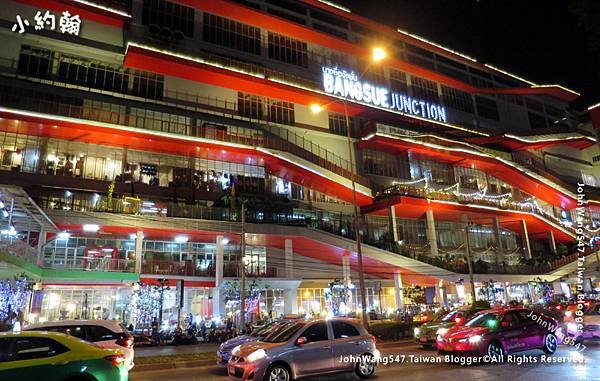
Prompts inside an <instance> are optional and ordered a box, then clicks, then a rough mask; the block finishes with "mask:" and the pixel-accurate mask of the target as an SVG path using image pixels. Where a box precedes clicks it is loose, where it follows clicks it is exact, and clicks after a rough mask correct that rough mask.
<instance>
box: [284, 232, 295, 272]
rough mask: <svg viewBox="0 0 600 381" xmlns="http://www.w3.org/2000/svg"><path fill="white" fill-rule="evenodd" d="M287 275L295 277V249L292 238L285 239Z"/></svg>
mask: <svg viewBox="0 0 600 381" xmlns="http://www.w3.org/2000/svg"><path fill="white" fill-rule="evenodd" d="M285 277H286V278H288V279H293V278H294V250H293V247H292V240H291V239H286V240H285Z"/></svg>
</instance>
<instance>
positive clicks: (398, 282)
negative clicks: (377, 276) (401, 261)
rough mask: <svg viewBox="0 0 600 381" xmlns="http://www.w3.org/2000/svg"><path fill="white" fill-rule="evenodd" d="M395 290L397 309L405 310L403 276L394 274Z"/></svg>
mask: <svg viewBox="0 0 600 381" xmlns="http://www.w3.org/2000/svg"><path fill="white" fill-rule="evenodd" d="M394 289H395V291H396V292H395V296H396V309H399V310H400V311H403V310H404V294H403V292H402V274H401V273H394Z"/></svg>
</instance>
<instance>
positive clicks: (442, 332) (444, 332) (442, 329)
mask: <svg viewBox="0 0 600 381" xmlns="http://www.w3.org/2000/svg"><path fill="white" fill-rule="evenodd" d="M446 332H448V328H440V329H438V330H437V332H436V333H437V334H438V335H440V336H444V335H445V334H446Z"/></svg>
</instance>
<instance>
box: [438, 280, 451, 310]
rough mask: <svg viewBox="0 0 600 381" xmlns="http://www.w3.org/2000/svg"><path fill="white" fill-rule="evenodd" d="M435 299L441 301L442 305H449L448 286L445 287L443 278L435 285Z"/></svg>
mask: <svg viewBox="0 0 600 381" xmlns="http://www.w3.org/2000/svg"><path fill="white" fill-rule="evenodd" d="M435 301H436V302H437V303H439V305H440V307H444V308H447V307H448V302H447V300H446V287H444V282H443V281H441V280H440V281H439V283H438V284H436V285H435Z"/></svg>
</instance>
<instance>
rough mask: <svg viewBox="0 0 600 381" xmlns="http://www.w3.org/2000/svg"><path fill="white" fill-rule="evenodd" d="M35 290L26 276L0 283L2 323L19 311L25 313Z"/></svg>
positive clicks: (0, 315) (0, 318) (0, 317)
mask: <svg viewBox="0 0 600 381" xmlns="http://www.w3.org/2000/svg"><path fill="white" fill-rule="evenodd" d="M32 289H33V282H31V281H30V280H29V279H27V277H26V276H25V274H21V275H18V276H15V277H14V278H13V279H5V280H1V281H0V321H4V320H7V319H8V318H11V317H12V316H8V315H9V313H10V314H11V315H12V314H13V313H14V314H16V313H17V311H19V310H20V311H25V310H26V309H27V303H28V302H29V296H30V295H31V290H32Z"/></svg>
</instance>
